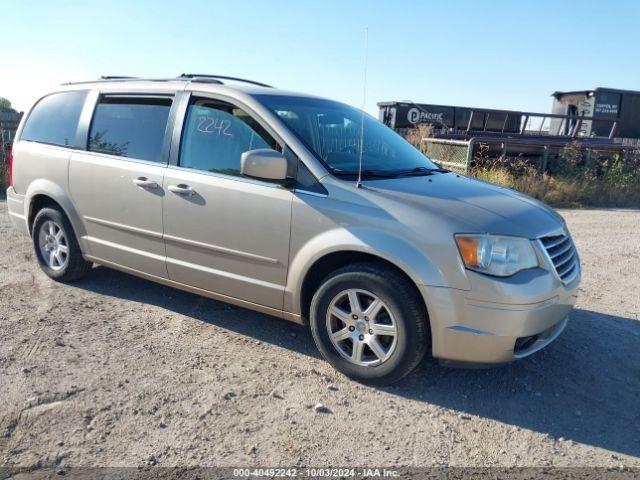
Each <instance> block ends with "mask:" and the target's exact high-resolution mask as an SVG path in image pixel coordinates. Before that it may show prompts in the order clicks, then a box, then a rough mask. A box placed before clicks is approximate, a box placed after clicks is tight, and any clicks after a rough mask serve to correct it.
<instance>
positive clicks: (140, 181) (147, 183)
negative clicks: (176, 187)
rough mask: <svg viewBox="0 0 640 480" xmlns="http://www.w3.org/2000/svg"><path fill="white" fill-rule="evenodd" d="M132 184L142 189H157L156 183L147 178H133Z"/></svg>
mask: <svg viewBox="0 0 640 480" xmlns="http://www.w3.org/2000/svg"><path fill="white" fill-rule="evenodd" d="M133 183H135V184H136V185H137V186H139V187H142V188H158V183H157V182H154V181H153V180H149V179H148V178H147V177H138V178H134V179H133Z"/></svg>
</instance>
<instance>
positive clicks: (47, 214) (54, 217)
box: [31, 207, 84, 280]
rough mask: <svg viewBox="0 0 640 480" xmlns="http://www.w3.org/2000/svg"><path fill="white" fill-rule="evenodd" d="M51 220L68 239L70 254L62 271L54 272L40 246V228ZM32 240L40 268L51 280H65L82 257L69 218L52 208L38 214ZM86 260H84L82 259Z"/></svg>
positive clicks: (44, 209)
mask: <svg viewBox="0 0 640 480" xmlns="http://www.w3.org/2000/svg"><path fill="white" fill-rule="evenodd" d="M49 220H51V221H52V222H54V223H56V224H58V225H59V226H60V227H62V229H63V230H64V235H65V237H66V239H67V247H68V249H69V252H68V256H69V258H68V261H67V264H66V265H65V266H64V268H61V269H60V270H54V269H52V268H51V267H49V265H48V264H47V262H46V261H45V259H44V258H43V257H42V253H41V251H40V245H39V243H38V237H39V232H40V227H41V226H42V224H43V223H44V222H47V221H49ZM31 237H32V240H33V247H34V250H35V254H36V258H37V259H38V263H39V264H40V268H41V269H42V270H43V271H44V272H45V273H46V274H47V275H48V276H49V277H51V278H54V279H56V280H65V279H66V277H67V276H68V273H69V271H70V269H72V268H73V264H74V263H77V261H78V259H77V258H76V256H77V255H80V257H81V256H82V253H81V252H80V247H79V246H78V241H77V239H76V236H75V233H74V231H73V228H72V227H71V223H70V222H69V220H68V219H67V217H66V216H65V215H64V213H62V212H61V211H60V210H58V209H56V208H52V207H47V208H43V209H42V210H40V211H39V212H38V214H37V215H36V218H35V219H34V221H33V229H32V235H31ZM82 260H84V259H82Z"/></svg>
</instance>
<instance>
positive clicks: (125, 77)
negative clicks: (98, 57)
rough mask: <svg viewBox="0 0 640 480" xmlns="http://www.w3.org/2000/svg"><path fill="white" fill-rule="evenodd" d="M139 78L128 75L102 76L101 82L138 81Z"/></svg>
mask: <svg viewBox="0 0 640 480" xmlns="http://www.w3.org/2000/svg"><path fill="white" fill-rule="evenodd" d="M139 78H140V77H130V76H128V75H100V80H138V79H139Z"/></svg>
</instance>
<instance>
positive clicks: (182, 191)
mask: <svg viewBox="0 0 640 480" xmlns="http://www.w3.org/2000/svg"><path fill="white" fill-rule="evenodd" d="M167 188H168V189H169V191H170V192H173V193H177V194H178V195H195V194H196V191H195V190H194V189H193V188H191V187H190V186H189V185H185V184H184V183H181V184H179V185H169V186H168V187H167Z"/></svg>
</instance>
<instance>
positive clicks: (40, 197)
mask: <svg viewBox="0 0 640 480" xmlns="http://www.w3.org/2000/svg"><path fill="white" fill-rule="evenodd" d="M47 206H57V207H59V208H60V209H61V210H62V212H63V213H64V214H65V215H66V217H67V218H68V219H69V222H70V223H71V226H72V227H73V230H74V232H75V234H76V237H77V238H78V242H79V243H80V245H81V246H83V247H84V245H83V238H82V237H83V236H85V235H86V231H85V229H84V226H83V223H82V221H81V220H80V216H79V215H78V212H77V211H76V209H75V207H74V205H73V203H72V202H71V199H70V198H69V196H68V194H67V193H66V192H65V190H64V189H63V188H62V187H60V186H59V185H57V184H56V183H54V182H52V181H51V180H46V179H38V180H35V181H34V182H32V183H31V184H30V185H29V188H28V189H27V192H26V195H25V202H24V208H25V212H24V214H25V218H26V219H27V227H28V228H29V234H32V233H33V232H32V229H33V221H34V219H35V217H36V215H37V213H38V211H39V210H41V209H42V208H45V207H47Z"/></svg>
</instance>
